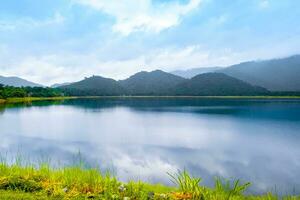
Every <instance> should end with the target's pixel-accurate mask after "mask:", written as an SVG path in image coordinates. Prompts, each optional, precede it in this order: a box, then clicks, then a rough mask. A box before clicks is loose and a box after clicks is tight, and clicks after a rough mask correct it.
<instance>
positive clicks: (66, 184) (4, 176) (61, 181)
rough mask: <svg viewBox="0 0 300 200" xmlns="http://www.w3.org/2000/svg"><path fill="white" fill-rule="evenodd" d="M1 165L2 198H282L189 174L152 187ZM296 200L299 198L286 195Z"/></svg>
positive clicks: (84, 172) (90, 174)
mask: <svg viewBox="0 0 300 200" xmlns="http://www.w3.org/2000/svg"><path fill="white" fill-rule="evenodd" d="M16 163H17V164H13V165H8V164H6V163H5V162H2V163H0V197H1V198H0V199H107V200H110V199H111V200H113V199H116V200H151V199H153V200H184V199H185V200H188V199H191V200H193V199H194V200H196V199H201V200H210V199H213V200H223V199H224V200H227V199H230V200H242V199H246V200H248V199H249V200H256V199H266V200H267V199H268V200H273V199H274V200H275V199H279V197H277V196H276V195H272V194H271V193H268V194H266V195H261V196H254V195H244V194H243V192H244V191H245V190H246V189H247V188H248V187H249V183H246V184H240V181H238V180H237V181H233V182H230V181H223V180H221V179H216V182H215V188H208V187H205V186H202V185H200V183H201V179H200V178H194V177H191V176H190V175H189V174H188V172H187V171H183V172H178V173H177V174H173V175H172V174H169V176H170V177H171V180H172V181H173V182H174V183H175V184H176V186H177V188H175V187H168V186H163V185H152V184H148V183H144V182H141V181H137V182H135V181H129V182H128V183H122V182H120V181H119V180H117V178H116V177H114V176H112V175H111V174H110V173H102V172H100V170H98V169H87V168H84V167H83V165H78V166H71V167H64V168H56V169H54V168H51V167H49V165H47V164H41V165H39V166H38V167H35V166H33V165H27V166H22V165H21V162H16ZM283 199H287V200H296V199H299V197H296V196H286V197H284V198H283Z"/></svg>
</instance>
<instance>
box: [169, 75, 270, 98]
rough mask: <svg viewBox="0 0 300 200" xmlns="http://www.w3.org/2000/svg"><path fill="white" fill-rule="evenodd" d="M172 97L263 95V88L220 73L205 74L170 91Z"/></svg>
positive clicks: (265, 91)
mask: <svg viewBox="0 0 300 200" xmlns="http://www.w3.org/2000/svg"><path fill="white" fill-rule="evenodd" d="M172 91H173V93H174V95H192V96H193V95H199V96H234V95H241V96H242V95H264V94H268V91H267V90H266V89H264V88H261V87H257V86H252V85H250V84H249V83H246V82H244V81H241V80H238V79H236V78H233V77H230V76H228V75H226V74H222V73H205V74H200V75H197V76H195V77H193V78H191V79H189V80H186V81H185V82H183V83H181V84H179V85H177V86H175V87H174V88H173V89H172Z"/></svg>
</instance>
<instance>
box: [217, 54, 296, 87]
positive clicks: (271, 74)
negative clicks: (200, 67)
mask: <svg viewBox="0 0 300 200" xmlns="http://www.w3.org/2000/svg"><path fill="white" fill-rule="evenodd" d="M217 72H221V73H225V74H227V75H230V76H232V77H235V78H237V79H240V80H243V81H246V82H248V83H250V84H252V85H258V86H261V87H264V88H267V89H269V90H271V91H300V55H295V56H291V57H287V58H281V59H272V60H265V61H251V62H244V63H240V64H237V65H232V66H229V67H227V68H224V69H221V70H218V71H217Z"/></svg>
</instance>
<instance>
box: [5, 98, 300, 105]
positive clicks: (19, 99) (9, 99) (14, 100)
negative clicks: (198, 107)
mask: <svg viewBox="0 0 300 200" xmlns="http://www.w3.org/2000/svg"><path fill="white" fill-rule="evenodd" d="M105 98H124V99H129V98H137V99H138V98H149V99H150V98H158V99H159V98H162V99H163V98H195V99H300V96H86V97H24V98H8V99H0V104H5V103H7V104H9V103H10V104H12V103H26V102H33V101H51V100H53V101H55V100H67V99H105Z"/></svg>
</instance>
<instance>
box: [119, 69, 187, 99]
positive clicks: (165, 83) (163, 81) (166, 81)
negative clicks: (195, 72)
mask: <svg viewBox="0 0 300 200" xmlns="http://www.w3.org/2000/svg"><path fill="white" fill-rule="evenodd" d="M183 81H185V79H184V78H182V77H179V76H176V75H173V74H170V73H167V72H164V71H161V70H155V71H152V72H145V71H143V72H139V73H136V74H134V75H133V76H131V77H129V78H128V79H125V80H122V81H119V83H120V84H121V86H122V87H123V88H124V89H126V90H127V91H128V93H129V94H132V95H163V94H166V93H167V92H168V91H169V89H170V88H172V87H174V86H175V85H177V84H179V83H182V82H183Z"/></svg>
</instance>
